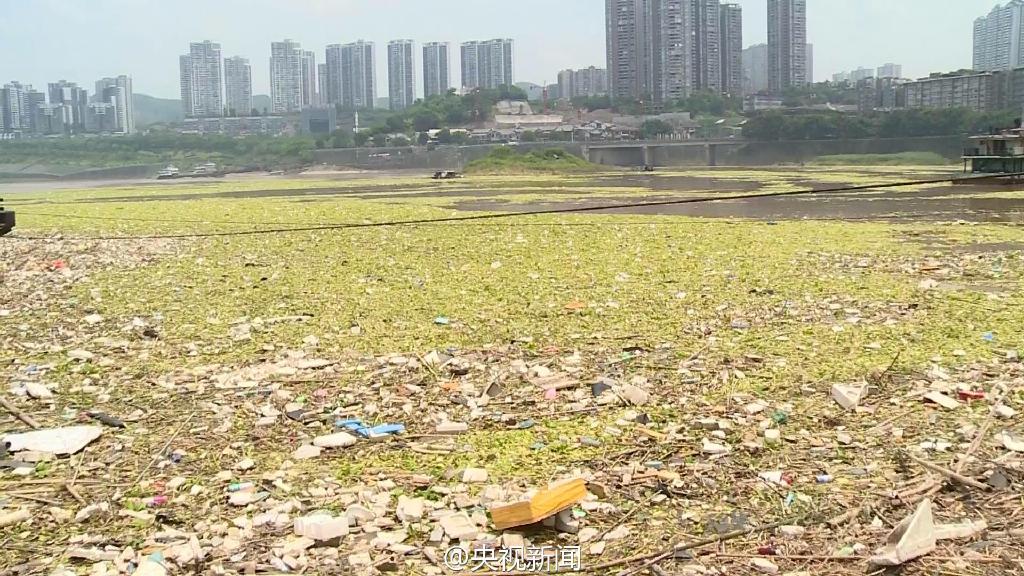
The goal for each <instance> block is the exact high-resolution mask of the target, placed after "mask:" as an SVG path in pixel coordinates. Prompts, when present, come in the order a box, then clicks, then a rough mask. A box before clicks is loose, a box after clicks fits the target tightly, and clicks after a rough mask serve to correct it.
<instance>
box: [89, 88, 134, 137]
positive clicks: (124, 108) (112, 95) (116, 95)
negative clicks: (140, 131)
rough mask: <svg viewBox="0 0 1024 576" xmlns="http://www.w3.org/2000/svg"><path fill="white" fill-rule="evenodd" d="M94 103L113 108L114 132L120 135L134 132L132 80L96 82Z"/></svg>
mask: <svg viewBox="0 0 1024 576" xmlns="http://www.w3.org/2000/svg"><path fill="white" fill-rule="evenodd" d="M95 99H96V100H95V101H96V102H101V103H104V104H110V105H112V106H113V107H114V115H115V117H116V120H115V121H114V127H115V129H114V131H115V132H117V133H120V134H132V133H134V132H135V104H134V103H133V102H132V79H131V77H130V76H124V75H121V76H118V77H116V78H102V79H100V80H98V81H97V82H96V96H95Z"/></svg>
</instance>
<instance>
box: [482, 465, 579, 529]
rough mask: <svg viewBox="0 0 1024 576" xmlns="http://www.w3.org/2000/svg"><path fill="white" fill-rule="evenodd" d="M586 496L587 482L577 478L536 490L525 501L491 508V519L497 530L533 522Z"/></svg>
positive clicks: (555, 512) (559, 510)
mask: <svg viewBox="0 0 1024 576" xmlns="http://www.w3.org/2000/svg"><path fill="white" fill-rule="evenodd" d="M586 496H587V484H586V482H584V481H583V479H582V478H577V479H575V480H571V481H569V482H565V483H563V484H559V485H558V486H555V487H554V488H551V489H549V490H544V491H543V492H538V493H537V495H536V496H534V497H533V498H531V499H529V500H527V501H525V502H516V503H515V504H509V505H507V506H499V507H496V508H491V520H493V521H494V527H495V528H497V529H498V530H505V529H507V528H514V527H516V526H525V525H527V524H534V523H536V522H540V521H541V520H543V519H545V518H547V517H548V516H551V515H553V514H557V513H558V512H561V511H562V510H565V509H566V508H568V507H570V506H572V505H573V504H576V503H577V502H579V501H581V500H583V499H584V498H585V497H586Z"/></svg>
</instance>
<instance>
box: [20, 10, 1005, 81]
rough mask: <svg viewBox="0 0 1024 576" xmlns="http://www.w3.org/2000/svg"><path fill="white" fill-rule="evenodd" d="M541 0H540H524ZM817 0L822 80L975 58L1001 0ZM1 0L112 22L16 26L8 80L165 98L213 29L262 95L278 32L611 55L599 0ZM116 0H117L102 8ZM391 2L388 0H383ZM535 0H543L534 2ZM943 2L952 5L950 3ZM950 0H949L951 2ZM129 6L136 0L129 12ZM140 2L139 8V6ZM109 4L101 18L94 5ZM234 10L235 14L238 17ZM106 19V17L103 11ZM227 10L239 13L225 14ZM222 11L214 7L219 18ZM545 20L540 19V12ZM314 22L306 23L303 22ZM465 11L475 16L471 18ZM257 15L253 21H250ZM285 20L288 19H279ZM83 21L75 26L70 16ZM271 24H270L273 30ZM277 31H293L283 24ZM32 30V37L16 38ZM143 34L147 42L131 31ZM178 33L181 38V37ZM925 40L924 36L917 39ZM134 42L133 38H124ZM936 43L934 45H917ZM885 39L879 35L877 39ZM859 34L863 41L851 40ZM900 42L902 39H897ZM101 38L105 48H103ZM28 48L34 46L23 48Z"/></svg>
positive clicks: (813, 23) (757, 20)
mask: <svg viewBox="0 0 1024 576" xmlns="http://www.w3.org/2000/svg"><path fill="white" fill-rule="evenodd" d="M525 1H526V3H527V4H531V5H532V4H533V3H534V2H533V0H525ZM192 3H193V0H182V2H180V3H179V4H181V5H182V6H183V7H182V8H180V10H184V9H185V8H186V7H187V6H185V5H189V4H192ZM735 3H736V4H738V5H740V7H741V8H742V9H743V33H744V42H743V44H744V48H747V47H749V46H751V45H754V44H759V43H762V42H764V41H766V39H767V38H766V36H767V30H766V21H767V14H766V1H765V0H735ZM807 3H808V26H807V27H808V42H809V43H813V44H815V52H816V53H815V59H816V70H815V76H816V79H817V80H821V79H826V78H831V76H832V74H834V73H837V72H840V71H843V70H852V69H856V68H858V67H860V66H870V65H872V63H875V62H889V61H899V62H902V63H903V65H904V70H905V72H906V75H907V76H908V77H911V78H916V77H922V76H927V74H929V73H931V72H938V71H949V70H955V69H957V68H963V67H970V66H971V63H972V55H973V38H972V31H973V22H974V20H975V19H976V18H979V17H982V16H985V15H987V14H988V13H989V12H990V11H991V9H992V8H993V7H994V6H995V4H996V3H995V2H993V1H991V0H957V1H956V2H952V1H951V2H948V9H944V10H941V11H935V10H927V11H926V10H925V7H926V6H930V7H932V8H934V1H932V2H924V1H922V0H902V1H901V2H896V3H892V2H888V3H887V2H881V1H877V0H856V1H855V2H854V1H852V0H807ZM0 4H9V6H7V7H5V13H6V14H8V15H10V16H11V17H12V18H14V19H17V18H18V17H19V16H22V17H26V18H35V19H42V20H45V21H47V22H50V23H52V24H53V25H55V26H57V27H61V26H67V29H68V34H67V35H65V37H67V38H68V40H69V43H75V42H74V38H77V37H79V36H82V37H83V38H84V35H85V30H88V29H91V28H90V27H89V25H88V23H89V22H90V21H93V20H95V21H96V25H97V26H100V25H102V26H103V27H104V29H105V30H108V32H109V33H107V34H105V35H103V38H102V39H101V40H100V41H99V42H94V41H93V38H92V37H91V36H90V42H84V41H83V42H81V43H77V44H81V46H77V47H76V50H75V51H71V52H68V53H66V54H64V55H63V56H62V57H61V58H56V57H55V55H53V54H49V55H47V51H48V49H47V47H45V46H44V47H42V49H41V50H38V51H25V50H20V49H19V48H18V46H27V45H35V43H32V42H30V41H28V39H29V38H31V30H30V29H22V27H16V26H15V27H11V28H12V29H11V30H10V34H5V35H4V37H3V38H0V50H3V51H4V52H5V53H14V54H18V55H19V56H21V58H18V59H15V61H13V62H12V61H10V59H5V62H4V63H3V64H2V65H0V78H2V79H3V80H2V81H5V82H6V81H10V80H12V79H17V80H19V81H21V82H23V83H26V84H33V85H45V84H46V82H48V81H51V79H53V78H68V79H69V80H73V81H79V82H84V83H85V84H86V85H88V83H89V82H90V80H89V79H90V78H95V77H103V76H106V75H109V74H110V71H112V70H113V71H118V72H119V73H123V74H127V75H130V76H132V77H133V78H134V79H135V90H136V92H139V93H145V94H150V95H153V96H158V97H164V98H178V97H179V93H178V90H177V89H176V88H177V82H176V81H175V68H176V64H177V62H176V60H175V59H176V57H177V55H178V54H179V53H180V52H179V50H180V48H178V46H187V45H188V44H189V43H190V42H199V41H202V40H207V39H209V40H211V41H213V42H216V43H219V44H221V46H222V49H223V52H224V55H225V56H228V55H231V56H241V57H244V58H247V59H249V60H250V62H252V63H253V66H252V83H253V93H254V94H270V81H269V80H270V79H269V76H270V70H269V66H266V65H264V64H262V63H266V62H267V61H268V59H269V57H270V43H271V42H272V41H276V40H277V39H279V38H281V37H282V36H286V37H291V38H293V39H294V40H295V41H296V42H299V43H301V44H302V46H303V47H304V48H305V49H306V50H308V51H312V52H314V53H316V54H318V56H317V59H318V60H320V59H321V58H323V54H324V49H325V48H326V46H327V44H345V43H351V42H353V41H355V40H357V39H358V38H360V37H362V38H365V39H366V40H368V41H373V42H374V43H375V44H376V45H377V48H378V52H380V53H378V54H377V55H376V59H377V60H378V61H379V62H383V61H385V60H386V53H384V52H383V51H382V50H381V47H386V46H387V42H389V41H391V40H394V39H397V38H403V37H408V38H411V39H413V40H414V41H415V44H416V49H417V56H419V50H420V48H421V47H422V46H423V45H424V44H426V43H427V42H432V41H441V42H448V43H449V44H450V46H451V47H452V50H451V51H452V52H454V53H455V54H452V55H451V68H453V70H451V73H452V75H453V76H454V77H455V78H453V82H452V83H453V85H455V84H458V81H457V76H458V74H459V72H458V71H459V70H460V69H461V62H460V59H459V54H458V52H459V50H457V48H458V47H459V46H460V45H461V43H462V42H465V41H469V40H473V39H479V38H505V37H507V38H513V39H514V40H515V41H516V63H515V69H516V70H515V76H516V80H517V81H529V82H534V83H537V84H541V83H547V84H553V83H555V82H556V81H557V73H558V71H560V70H563V69H582V68H587V67H589V66H602V65H603V63H604V61H605V58H604V37H603V36H604V35H603V34H602V33H600V31H603V29H604V10H603V7H602V6H601V4H602V3H601V2H600V0H565V1H564V2H560V3H556V4H555V5H551V3H546V4H543V6H544V9H545V11H546V13H547V14H548V16H546V17H545V18H541V19H531V18H530V15H531V14H533V13H535V11H532V10H523V12H524V14H519V13H518V11H517V13H516V14H511V15H508V16H507V17H503V18H500V19H494V18H492V16H493V11H492V10H490V9H481V6H482V5H484V4H486V2H474V3H471V2H465V1H463V0H444V2H443V4H444V5H445V6H448V7H451V8H452V9H453V11H452V13H453V14H456V15H457V17H454V18H453V17H449V15H448V14H447V13H445V12H444V11H439V10H437V5H436V4H432V5H431V6H430V7H424V6H421V5H418V4H416V3H410V2H408V1H407V0H383V2H380V1H378V2H373V3H371V2H364V1H361V0H358V1H357V0H349V1H339V2H334V3H327V2H314V1H308V0H298V1H296V2H294V3H293V4H290V5H289V7H290V8H292V10H291V11H289V12H288V13H286V14H279V13H276V12H275V13H274V17H272V18H261V17H259V14H258V12H259V6H262V5H264V4H266V5H267V6H269V3H265V2H263V1H262V0H256V2H255V5H254V6H253V10H247V11H246V16H247V19H248V18H252V19H253V22H252V23H251V24H252V25H251V26H245V27H241V26H239V27H237V28H230V27H229V28H223V27H219V28H218V27H214V26H209V25H207V23H204V22H194V21H191V20H188V19H181V18H175V17H173V16H172V17H170V20H171V21H173V22H174V23H175V25H174V26H167V27H160V28H159V29H158V30H156V31H155V33H156V34H157V35H158V37H159V41H156V42H154V41H153V38H152V37H151V36H152V35H153V34H154V31H153V30H152V29H150V28H149V27H139V26H131V25H128V24H125V25H123V26H118V25H117V22H116V21H115V22H112V21H109V20H111V18H113V19H114V20H120V19H122V18H125V19H130V14H124V12H125V11H126V8H127V7H129V6H131V7H137V6H140V5H144V7H145V8H146V9H147V11H152V12H154V14H155V16H154V17H156V16H158V15H159V14H161V13H163V12H168V14H171V11H169V9H168V6H167V5H166V4H162V3H160V2H158V0H142V1H141V2H133V3H129V2H127V0H96V1H95V2H94V3H93V4H91V5H90V7H89V9H82V8H80V7H79V6H76V5H70V6H69V5H67V3H64V2H59V1H57V0H45V1H40V2H33V3H25V5H20V4H18V3H14V2H12V1H11V0H0ZM108 4H110V5H111V6H115V5H116V6H117V7H118V9H117V10H114V8H110V9H109V10H104V9H103V6H105V5H108ZM231 4H232V2H230V1H229V2H223V3H217V4H216V5H214V6H207V5H205V4H204V5H203V10H204V11H205V10H213V11H215V12H218V13H219V12H221V11H224V12H225V13H227V12H228V8H229V7H230V5H231ZM384 4H386V6H384ZM537 4H538V6H539V5H541V3H539V2H537ZM943 4H944V5H945V4H947V3H946V2H943ZM395 7H398V8H400V9H401V10H403V14H406V15H408V16H410V18H409V20H411V21H414V22H415V26H410V25H408V24H401V23H394V22H388V21H386V19H384V18H381V15H382V14H385V13H388V12H389V8H395ZM946 7H947V6H944V8H946ZM129 12H130V11H129ZM140 12H141V10H140ZM926 12H927V13H929V14H932V13H935V15H934V16H933V18H940V19H941V21H940V22H938V23H937V24H933V25H930V26H921V27H908V26H906V24H905V22H906V21H912V20H913V18H918V17H920V15H921V14H923V13H926ZM341 13H344V15H345V21H346V22H351V23H352V24H348V25H345V26H341V25H339V26H333V25H331V26H329V25H327V24H324V23H321V21H324V22H326V21H328V20H329V18H328V17H330V16H334V15H337V14H341ZM99 14H103V15H104V16H103V18H98V16H97V15H99ZM237 14H238V13H237V12H234V13H233V17H234V18H235V19H237ZM559 15H562V16H565V17H568V18H571V21H572V22H573V26H572V27H570V28H571V29H570V30H569V31H568V32H567V31H565V30H563V28H564V27H560V26H556V25H554V24H552V22H551V21H553V20H554V21H557V20H558V18H557V17H558V16H559ZM104 18H105V19H106V21H103V22H101V20H103V19H104ZM225 18H226V19H225V20H223V21H232V19H231V18H227V17H226V16H225ZM211 20H214V21H216V20H217V19H216V18H211ZM534 20H539V21H534ZM300 22H301V23H305V25H304V26H300V25H299V23H300ZM424 22H429V24H430V25H429V29H430V33H429V34H424V33H423V32H422V29H423V26H422V25H423V23H424ZM467 22H468V23H470V24H471V25H469V26H467ZM247 23H248V20H247ZM278 23H280V26H278V25H277V24H278ZM72 24H74V25H72ZM865 27H867V28H868V29H870V30H872V31H873V32H874V34H877V35H879V37H880V38H881V37H884V38H885V41H884V42H881V43H879V42H874V43H872V42H865V41H864V40H865V38H864V34H863V31H864V29H865ZM272 30H273V31H272ZM277 30H282V31H287V33H286V34H282V33H280V32H277ZM940 34H941V35H944V36H945V37H944V41H943V42H938V43H936V42H933V41H932V40H933V39H934V38H935V36H936V35H940ZM19 38H23V39H24V40H25V43H23V44H21V43H19ZM551 38H557V39H558V42H557V44H558V49H557V50H551V49H550V39H551ZM133 39H134V40H137V42H136V44H137V45H138V46H137V47H138V49H135V44H131V42H132V40H133ZM179 39H180V41H179ZM915 39H916V40H915ZM126 43H127V44H126ZM924 43H927V44H929V45H930V46H932V45H934V46H932V47H930V48H929V50H927V51H924V50H920V49H913V47H914V46H915V45H916V46H920V45H921V44H924ZM129 44H130V45H132V46H133V49H132V50H123V49H117V48H116V47H123V46H124V45H129ZM879 44H881V45H879ZM851 45H857V46H858V48H857V50H850V49H849V46H851ZM901 45H902V46H903V47H902V48H900V46H901ZM97 48H99V49H101V50H100V51H99V52H94V50H96V49H97ZM26 52H28V53H26ZM377 75H378V78H377V79H376V85H377V86H379V87H380V90H379V91H380V92H381V94H380V95H381V96H384V95H386V92H387V79H386V72H385V70H384V69H383V67H382V66H378V70H377ZM422 94H423V83H422V82H417V83H416V96H417V97H421V96H422Z"/></svg>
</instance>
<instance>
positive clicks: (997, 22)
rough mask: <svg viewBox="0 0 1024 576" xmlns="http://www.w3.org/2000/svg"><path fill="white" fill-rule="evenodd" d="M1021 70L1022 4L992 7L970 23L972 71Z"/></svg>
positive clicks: (1023, 56)
mask: <svg viewBox="0 0 1024 576" xmlns="http://www.w3.org/2000/svg"><path fill="white" fill-rule="evenodd" d="M1022 66H1024V0H1012V1H1010V2H1007V3H1006V5H1005V6H1003V5H999V4H996V6H995V7H994V8H992V11H991V12H989V13H988V15H987V16H982V17H981V18H978V19H977V20H975V21H974V69H975V70H986V71H988V70H1011V69H1013V68H1020V67H1022Z"/></svg>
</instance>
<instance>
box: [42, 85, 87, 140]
mask: <svg viewBox="0 0 1024 576" xmlns="http://www.w3.org/2000/svg"><path fill="white" fill-rule="evenodd" d="M47 94H48V96H49V98H50V105H51V106H52V105H59V106H60V114H61V116H62V118H61V121H62V123H63V125H64V129H65V131H67V132H69V133H78V132H84V131H85V112H86V107H87V106H88V105H89V94H88V91H86V90H85V89H83V88H79V87H78V84H75V83H74V82H68V81H67V80H61V81H59V82H50V83H49V84H48V85H47Z"/></svg>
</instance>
